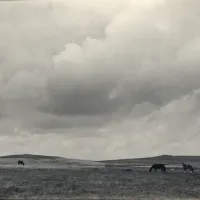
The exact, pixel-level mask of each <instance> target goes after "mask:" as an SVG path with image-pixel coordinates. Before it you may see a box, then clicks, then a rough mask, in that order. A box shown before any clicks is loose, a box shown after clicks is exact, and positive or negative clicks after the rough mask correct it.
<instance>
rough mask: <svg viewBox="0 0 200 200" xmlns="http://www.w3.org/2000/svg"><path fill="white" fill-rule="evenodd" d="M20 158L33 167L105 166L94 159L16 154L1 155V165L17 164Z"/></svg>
mask: <svg viewBox="0 0 200 200" xmlns="http://www.w3.org/2000/svg"><path fill="white" fill-rule="evenodd" d="M18 160H23V161H24V162H25V164H26V166H30V167H31V166H32V167H64V168H65V167H71V168H73V167H104V165H105V164H104V163H101V162H95V161H92V160H80V159H71V158H63V157H58V156H47V155H33V154H15V155H6V156H1V157H0V166H5V165H6V166H8V165H10V166H11V165H17V161H18Z"/></svg>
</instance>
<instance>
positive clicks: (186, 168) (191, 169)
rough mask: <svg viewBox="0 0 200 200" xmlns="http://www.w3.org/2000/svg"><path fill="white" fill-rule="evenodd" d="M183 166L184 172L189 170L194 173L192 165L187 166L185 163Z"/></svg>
mask: <svg viewBox="0 0 200 200" xmlns="http://www.w3.org/2000/svg"><path fill="white" fill-rule="evenodd" d="M182 166H183V170H184V171H187V170H188V169H189V170H190V171H191V172H194V169H193V167H192V165H190V164H189V165H187V164H185V163H182Z"/></svg>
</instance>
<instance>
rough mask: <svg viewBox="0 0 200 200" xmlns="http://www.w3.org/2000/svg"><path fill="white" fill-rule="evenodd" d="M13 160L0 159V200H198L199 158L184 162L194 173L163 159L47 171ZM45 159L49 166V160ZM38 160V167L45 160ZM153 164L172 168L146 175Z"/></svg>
mask: <svg viewBox="0 0 200 200" xmlns="http://www.w3.org/2000/svg"><path fill="white" fill-rule="evenodd" d="M6 159H7V161H6ZM13 159H14V158H1V159H0V163H3V164H2V165H1V168H0V197H1V198H2V199H6V198H7V199H12V198H13V199H14V198H15V199H200V173H199V171H198V167H196V166H198V163H199V161H200V158H198V157H197V158H195V159H194V158H189V157H188V159H187V160H189V162H190V163H193V165H195V167H196V171H195V173H193V174H192V173H189V172H183V170H182V169H181V168H180V163H179V162H180V159H177V160H178V162H177V163H175V161H173V159H171V161H170V159H169V160H167V159H166V157H165V160H164V158H163V157H160V158H151V159H143V160H141V159H139V160H140V162H139V161H138V160H137V159H134V160H123V161H122V160H120V161H102V162H104V163H105V164H106V166H105V167H102V165H100V167H99V168H98V165H96V164H94V163H92V162H91V163H90V164H94V166H93V167H91V166H85V165H84V167H82V165H81V164H80V166H79V167H76V168H73V167H71V168H69V167H66V168H64V167H63V166H62V168H58V167H57V166H59V165H60V163H58V164H57V165H56V167H55V166H54V167H50V164H49V167H50V168H47V167H46V168H45V167H40V166H38V167H31V165H28V164H27V165H26V166H20V167H19V166H16V165H13V166H12V165H11V163H12V162H11V161H12V160H13ZM15 159H16V158H15ZM24 159H25V158H24ZM31 159H32V160H31ZM34 159H35V158H29V161H31V163H33V162H34ZM48 159H49V163H51V162H50V159H51V158H48ZM53 159H57V158H52V162H53ZM156 159H157V160H156ZM159 159H160V160H159ZM162 159H163V160H162ZM184 159H185V158H184ZM39 160H40V162H38V163H40V164H41V163H42V162H44V160H45V159H43V158H40V159H39ZM26 161H27V160H26ZM154 161H157V162H158V161H162V162H163V163H164V162H165V163H166V162H168V163H166V164H170V163H172V165H171V166H170V167H167V173H161V172H157V173H155V172H152V173H149V172H148V164H151V162H154ZM6 162H7V163H10V165H9V166H10V167H7V166H6V164H5V163H6ZM81 163H83V161H82V162H81ZM137 163H138V166H137ZM76 164H78V160H76ZM139 165H143V167H139ZM145 165H146V167H145ZM11 166H12V167H11ZM41 166H42V165H41ZM125 169H130V170H131V171H126V170H125Z"/></svg>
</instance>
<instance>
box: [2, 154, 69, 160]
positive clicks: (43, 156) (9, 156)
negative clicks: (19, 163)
mask: <svg viewBox="0 0 200 200" xmlns="http://www.w3.org/2000/svg"><path fill="white" fill-rule="evenodd" d="M0 158H33V159H49V158H50V159H58V158H62V157H58V156H46V155H34V154H14V155H7V156H0ZM63 159H65V158H63Z"/></svg>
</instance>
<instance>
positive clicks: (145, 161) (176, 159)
mask: <svg viewBox="0 0 200 200" xmlns="http://www.w3.org/2000/svg"><path fill="white" fill-rule="evenodd" d="M99 162H102V163H105V164H106V165H107V166H109V165H112V166H113V165H115V166H134V165H135V166H136V165H150V164H153V163H163V164H181V163H182V162H185V163H188V162H189V163H194V164H196V163H200V156H173V155H160V156H154V157H147V158H132V159H118V160H102V161H99Z"/></svg>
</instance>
